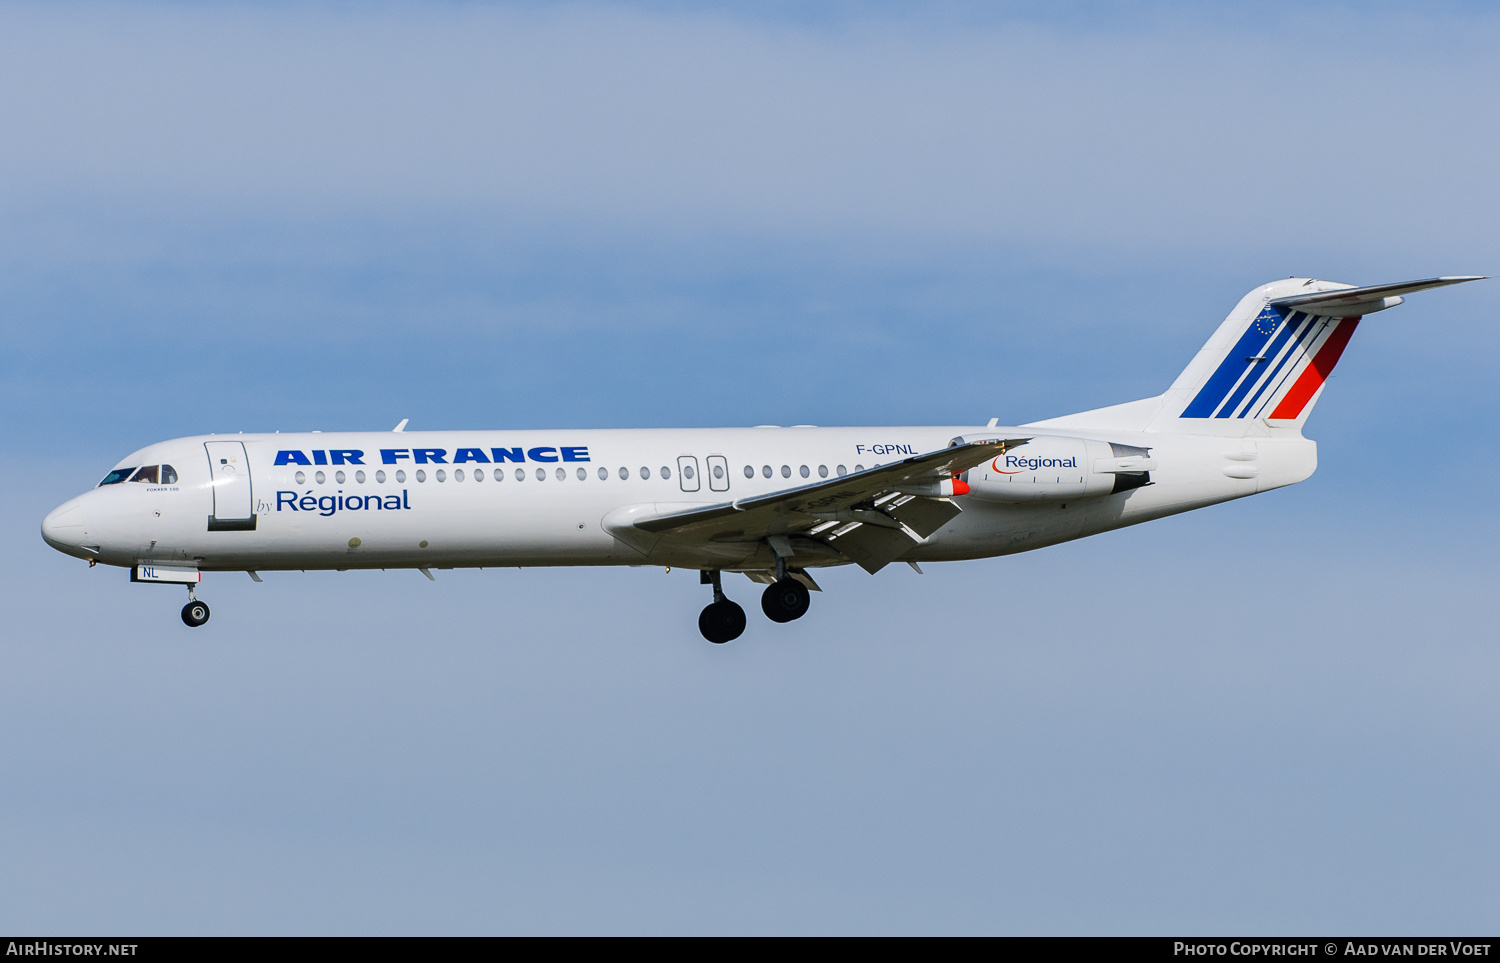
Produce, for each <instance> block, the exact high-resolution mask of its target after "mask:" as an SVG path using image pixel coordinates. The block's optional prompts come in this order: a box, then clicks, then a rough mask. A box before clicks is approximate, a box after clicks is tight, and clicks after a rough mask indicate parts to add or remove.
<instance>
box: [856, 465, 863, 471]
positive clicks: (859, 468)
mask: <svg viewBox="0 0 1500 963" xmlns="http://www.w3.org/2000/svg"><path fill="white" fill-rule="evenodd" d="M854 470H855V471H864V470H865V466H864V465H855V466H854Z"/></svg>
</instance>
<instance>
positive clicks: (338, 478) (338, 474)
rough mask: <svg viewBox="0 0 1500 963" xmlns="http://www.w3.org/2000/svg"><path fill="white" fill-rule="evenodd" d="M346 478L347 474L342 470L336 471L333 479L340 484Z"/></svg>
mask: <svg viewBox="0 0 1500 963" xmlns="http://www.w3.org/2000/svg"><path fill="white" fill-rule="evenodd" d="M344 478H345V475H344V473H343V472H342V471H336V472H334V473H333V480H334V481H336V482H338V483H339V484H340V485H342V484H343V483H344Z"/></svg>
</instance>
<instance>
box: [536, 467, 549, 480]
mask: <svg viewBox="0 0 1500 963" xmlns="http://www.w3.org/2000/svg"><path fill="white" fill-rule="evenodd" d="M536 480H537V481H546V480H547V469H545V468H538V469H537V470H536Z"/></svg>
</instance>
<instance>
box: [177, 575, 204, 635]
mask: <svg viewBox="0 0 1500 963" xmlns="http://www.w3.org/2000/svg"><path fill="white" fill-rule="evenodd" d="M208 614H209V613H208V603H207V602H200V601H198V596H196V595H194V594H193V587H192V586H191V585H189V586H188V604H186V605H184V606H183V607H182V621H183V624H184V625H186V626H188V628H192V629H196V628H197V627H198V626H200V625H202V624H203V623H205V622H207V621H208Z"/></svg>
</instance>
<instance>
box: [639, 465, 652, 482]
mask: <svg viewBox="0 0 1500 963" xmlns="http://www.w3.org/2000/svg"><path fill="white" fill-rule="evenodd" d="M650 478H651V469H649V468H647V467H646V466H645V465H642V466H641V480H642V481H649V480H650Z"/></svg>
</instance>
